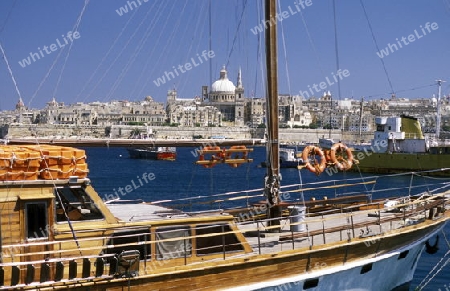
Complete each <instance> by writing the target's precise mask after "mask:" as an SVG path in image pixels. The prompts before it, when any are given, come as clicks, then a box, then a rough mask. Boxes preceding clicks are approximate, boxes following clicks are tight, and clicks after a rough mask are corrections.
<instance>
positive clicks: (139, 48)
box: [104, 1, 186, 100]
mask: <svg viewBox="0 0 450 291" xmlns="http://www.w3.org/2000/svg"><path fill="white" fill-rule="evenodd" d="M172 4H173V5H172V9H171V11H170V14H169V15H168V16H167V19H171V17H170V16H171V14H172V11H173V9H174V7H175V1H173V3H172ZM185 7H186V2H185V6H184V7H183V11H184V9H185ZM183 11H182V12H183ZM150 12H151V10H149V11H147V13H146V14H145V17H144V18H143V19H142V21H141V22H140V23H139V25H138V27H137V28H136V29H135V31H134V32H133V34H132V36H131V37H130V39H129V41H131V40H132V39H133V38H134V36H135V35H136V33H137V32H138V31H139V29H140V28H141V26H142V25H143V24H144V23H145V22H146V19H147V17H149V16H150ZM182 12H181V13H182ZM179 20H180V19H178V21H177V23H179ZM166 22H167V21H166ZM149 29H150V26H149V27H147V31H148V30H149ZM173 32H174V30H172V34H171V36H172V35H173ZM148 37H149V35H147V36H145V34H144V38H145V40H144V41H143V43H145V42H146V39H147V38H148ZM144 38H143V39H144ZM143 43H142V45H143ZM142 45H138V46H137V48H136V49H135V51H134V52H133V54H131V56H130V57H129V58H128V61H127V63H126V65H125V66H124V68H123V69H122V71H121V72H120V74H119V76H118V77H117V79H116V80H115V82H114V84H113V85H112V86H111V89H110V90H109V92H108V94H107V95H106V96H105V98H104V100H105V99H111V96H112V94H113V93H114V91H115V90H116V89H117V87H118V86H119V84H120V83H121V82H122V80H123V78H124V77H125V75H126V73H127V72H128V70H129V69H130V66H131V65H132V64H133V62H134V61H135V60H136V57H137V54H138V53H139V51H140V50H141V49H142ZM165 50H166V47H164V48H163V50H162V51H165Z"/></svg>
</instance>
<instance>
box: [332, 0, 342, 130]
mask: <svg viewBox="0 0 450 291" xmlns="http://www.w3.org/2000/svg"><path fill="white" fill-rule="evenodd" d="M333 19H334V52H335V55H336V72H338V71H339V69H340V68H341V66H340V64H339V46H338V34H337V16H336V0H333ZM337 87H338V98H339V100H341V81H340V78H338V79H337ZM331 110H333V103H331ZM330 118H331V114H330ZM330 138H331V121H330Z"/></svg>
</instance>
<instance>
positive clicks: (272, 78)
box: [264, 0, 281, 231]
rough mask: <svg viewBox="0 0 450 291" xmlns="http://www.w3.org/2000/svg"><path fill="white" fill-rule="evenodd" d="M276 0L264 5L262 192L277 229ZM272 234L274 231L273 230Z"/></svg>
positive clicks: (278, 187) (278, 184)
mask: <svg viewBox="0 0 450 291" xmlns="http://www.w3.org/2000/svg"><path fill="white" fill-rule="evenodd" d="M276 22H277V17H276V0H266V2H265V23H266V25H267V26H268V27H267V29H266V31H265V45H266V66H267V99H266V104H267V109H266V115H267V155H268V157H267V161H268V164H269V165H268V167H267V176H266V177H265V187H264V192H265V195H266V197H267V200H268V218H269V219H274V220H269V225H279V224H280V221H279V220H277V219H276V218H278V217H280V216H281V209H280V207H279V203H280V200H279V191H280V167H279V163H280V158H279V142H278V68H277V25H276ZM273 231H274V230H273Z"/></svg>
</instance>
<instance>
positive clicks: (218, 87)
mask: <svg viewBox="0 0 450 291" xmlns="http://www.w3.org/2000/svg"><path fill="white" fill-rule="evenodd" d="M202 95H203V96H202V105H204V106H214V107H216V108H217V109H219V111H220V112H221V114H222V121H223V122H224V123H225V124H226V123H229V125H234V126H240V125H243V124H244V104H245V99H244V87H243V86H242V77H241V70H240V69H239V73H238V77H237V86H235V85H234V84H233V82H231V81H230V80H229V79H228V72H227V70H226V68H225V66H223V68H222V70H220V77H219V79H218V80H217V81H215V82H214V83H213V84H212V85H211V90H210V91H209V92H208V86H203V88H202Z"/></svg>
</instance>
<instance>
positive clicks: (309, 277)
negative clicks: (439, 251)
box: [229, 226, 444, 291]
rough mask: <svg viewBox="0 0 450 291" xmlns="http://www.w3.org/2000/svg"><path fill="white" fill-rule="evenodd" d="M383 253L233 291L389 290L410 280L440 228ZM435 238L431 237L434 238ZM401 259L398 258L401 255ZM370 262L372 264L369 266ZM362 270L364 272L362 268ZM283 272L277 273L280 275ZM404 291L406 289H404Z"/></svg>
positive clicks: (319, 267) (316, 267) (233, 290)
mask: <svg viewBox="0 0 450 291" xmlns="http://www.w3.org/2000/svg"><path fill="white" fill-rule="evenodd" d="M443 227H444V226H442V227H441V228H439V229H437V230H436V231H434V232H432V233H430V234H429V235H428V236H426V237H424V238H422V239H421V240H420V241H416V242H413V243H411V244H409V245H407V246H405V247H403V248H401V249H398V250H396V251H393V252H390V253H387V254H384V255H382V256H379V257H376V258H371V259H367V260H361V261H358V262H351V263H348V264H345V265H343V266H340V267H332V268H327V267H326V266H322V268H321V266H312V268H313V270H312V271H311V272H308V273H304V274H300V275H298V276H295V277H289V278H283V279H280V280H273V281H267V282H261V283H257V284H250V285H246V286H241V287H236V288H232V289H229V290H232V291H248V290H261V291H291V290H301V291H302V290H308V291H319V290H321V291H323V290H333V291H338V290H346V291H348V290H351V291H389V290H393V289H395V288H396V287H399V286H402V285H404V284H407V283H409V282H411V281H412V279H413V275H414V272H415V270H416V267H417V263H418V261H419V259H420V256H421V254H422V251H423V250H424V248H425V242H426V241H427V240H428V239H429V238H431V237H433V236H434V235H435V234H437V233H438V232H439V231H441V229H442V228H443ZM433 241H434V240H433ZM405 253H407V254H406V256H405V257H404V258H399V256H400V254H402V255H403V256H404V255H405ZM370 264H371V266H370ZM363 270H364V271H363ZM281 275H282V274H280V276H281ZM406 290H407V289H406Z"/></svg>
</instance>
